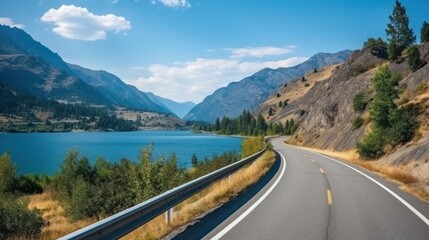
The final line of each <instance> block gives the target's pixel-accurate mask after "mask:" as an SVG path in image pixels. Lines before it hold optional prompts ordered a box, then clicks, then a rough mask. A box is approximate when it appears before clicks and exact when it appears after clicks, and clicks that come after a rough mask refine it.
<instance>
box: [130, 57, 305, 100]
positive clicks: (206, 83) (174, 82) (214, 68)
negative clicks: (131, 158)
mask: <svg viewBox="0 0 429 240" xmlns="http://www.w3.org/2000/svg"><path fill="white" fill-rule="evenodd" d="M307 59H308V58H306V57H291V58H288V59H284V60H279V61H254V62H246V61H244V62H242V61H240V60H239V59H208V58H198V59H195V60H193V61H188V62H178V63H174V64H173V65H171V66H167V65H161V64H153V65H151V66H149V67H134V68H132V70H134V71H145V72H146V73H147V76H146V77H139V78H137V79H133V80H128V81H127V82H128V83H130V84H132V85H135V86H136V87H137V88H139V89H140V90H142V91H150V92H154V93H155V94H157V95H160V96H163V97H167V98H170V99H173V100H176V101H182V102H183V101H189V100H191V101H194V102H196V103H198V102H201V101H202V100H203V98H204V97H206V96H208V95H210V94H212V93H213V91H215V90H216V89H218V88H220V87H224V86H226V85H228V84H229V83H231V82H232V81H239V80H241V79H242V78H244V77H247V76H250V75H251V74H253V73H255V72H257V71H259V70H261V69H263V68H267V67H268V68H278V67H291V66H294V65H296V64H299V63H301V62H303V61H305V60H307Z"/></svg>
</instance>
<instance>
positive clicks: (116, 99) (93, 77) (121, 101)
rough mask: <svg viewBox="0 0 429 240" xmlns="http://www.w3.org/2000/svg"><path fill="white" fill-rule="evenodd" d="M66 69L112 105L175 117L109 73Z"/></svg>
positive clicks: (73, 68)
mask: <svg viewBox="0 0 429 240" xmlns="http://www.w3.org/2000/svg"><path fill="white" fill-rule="evenodd" d="M68 67H69V68H70V69H71V70H72V71H73V73H74V74H75V75H76V76H78V77H79V78H80V79H82V80H83V81H84V82H85V83H87V84H88V85H90V86H92V87H94V88H95V89H97V91H98V92H99V93H100V94H101V95H102V96H104V97H105V98H106V99H107V100H108V101H109V102H111V103H112V104H114V105H117V106H122V107H126V108H130V109H136V110H140V111H147V112H158V113H165V114H170V115H175V114H174V113H173V112H172V111H171V110H170V109H168V108H167V107H165V106H163V105H160V104H157V103H155V102H154V101H152V100H151V99H150V98H149V97H148V96H147V95H146V94H145V93H143V92H141V91H139V90H138V89H137V88H135V87H134V86H130V85H127V84H125V83H124V82H122V81H121V79H119V78H118V77H116V76H115V75H113V74H111V73H108V72H105V71H94V70H91V69H87V68H83V67H80V66H78V65H73V64H69V65H68Z"/></svg>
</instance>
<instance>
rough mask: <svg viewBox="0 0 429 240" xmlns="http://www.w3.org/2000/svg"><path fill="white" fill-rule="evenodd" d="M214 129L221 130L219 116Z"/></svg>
mask: <svg viewBox="0 0 429 240" xmlns="http://www.w3.org/2000/svg"><path fill="white" fill-rule="evenodd" d="M213 130H214V131H215V132H217V131H219V130H220V120H219V118H216V122H215V125H214V128H213Z"/></svg>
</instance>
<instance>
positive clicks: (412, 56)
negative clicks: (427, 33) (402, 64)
mask: <svg viewBox="0 0 429 240" xmlns="http://www.w3.org/2000/svg"><path fill="white" fill-rule="evenodd" d="M407 52H408V66H409V67H410V69H411V71H413V72H415V71H416V70H417V69H419V68H420V67H421V66H422V61H421V60H420V51H419V48H418V47H417V46H416V45H412V46H410V47H409V48H408V50H407Z"/></svg>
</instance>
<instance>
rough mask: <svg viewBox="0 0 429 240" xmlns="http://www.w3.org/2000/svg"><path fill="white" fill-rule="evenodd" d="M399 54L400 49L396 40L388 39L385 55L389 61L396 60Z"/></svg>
mask: <svg viewBox="0 0 429 240" xmlns="http://www.w3.org/2000/svg"><path fill="white" fill-rule="evenodd" d="M399 55H401V50H400V49H399V46H398V44H397V41H396V40H392V41H390V42H389V44H388V45H387V56H388V57H389V61H391V62H393V61H396V60H398V57H399Z"/></svg>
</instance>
